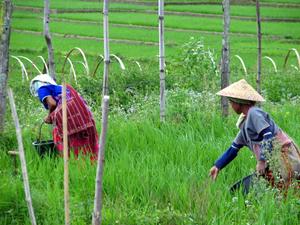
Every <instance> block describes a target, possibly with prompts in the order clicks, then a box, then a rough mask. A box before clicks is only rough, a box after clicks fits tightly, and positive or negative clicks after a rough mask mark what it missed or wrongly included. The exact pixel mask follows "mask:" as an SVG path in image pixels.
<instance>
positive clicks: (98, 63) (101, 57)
mask: <svg viewBox="0 0 300 225" xmlns="http://www.w3.org/2000/svg"><path fill="white" fill-rule="evenodd" d="M110 56H112V57H114V58H115V59H116V60H117V62H118V63H119V65H120V68H121V70H125V69H126V68H125V65H124V62H123V61H122V60H121V59H120V58H119V57H118V56H116V55H115V54H110ZM103 61H104V56H103V55H99V56H98V57H97V59H96V63H97V64H96V66H95V69H94V72H93V74H92V76H95V75H96V72H97V70H98V68H99V66H100V64H101V63H102V62H103Z"/></svg>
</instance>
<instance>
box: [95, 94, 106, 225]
mask: <svg viewBox="0 0 300 225" xmlns="http://www.w3.org/2000/svg"><path fill="white" fill-rule="evenodd" d="M108 106H109V96H107V95H105V96H104V97H103V102H102V129H101V137H100V146H99V153H98V164H97V174H96V184H95V198H94V212H93V221H92V223H93V225H100V224H101V222H102V212H101V211H102V186H103V168H104V151H105V143H106V134H107V124H108Z"/></svg>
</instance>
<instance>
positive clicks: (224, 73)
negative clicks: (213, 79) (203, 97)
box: [221, 0, 230, 116]
mask: <svg viewBox="0 0 300 225" xmlns="http://www.w3.org/2000/svg"><path fill="white" fill-rule="evenodd" d="M223 25H224V31H223V40H222V64H221V89H223V88H225V87H227V86H228V85H229V80H230V79H229V77H230V51H229V50H230V48H229V27H230V2H229V0H223ZM228 105H229V104H228V100H227V98H226V97H224V96H222V97H221V107H222V115H223V116H228Z"/></svg>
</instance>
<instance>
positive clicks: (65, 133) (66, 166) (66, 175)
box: [62, 81, 70, 225]
mask: <svg viewBox="0 0 300 225" xmlns="http://www.w3.org/2000/svg"><path fill="white" fill-rule="evenodd" d="M62 115H63V146H64V202H65V224H66V225H69V224H70V207H69V199H70V197H69V162H68V161H69V151H68V122H67V98H66V82H65V81H64V82H63V85H62Z"/></svg>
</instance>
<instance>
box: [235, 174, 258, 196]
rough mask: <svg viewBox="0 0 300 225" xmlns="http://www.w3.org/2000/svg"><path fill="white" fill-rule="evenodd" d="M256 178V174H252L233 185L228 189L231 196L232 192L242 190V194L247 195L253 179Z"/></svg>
mask: <svg viewBox="0 0 300 225" xmlns="http://www.w3.org/2000/svg"><path fill="white" fill-rule="evenodd" d="M256 176H257V175H256V173H253V174H250V175H248V176H246V177H244V178H243V179H241V180H239V181H238V182H236V183H235V184H234V185H232V187H231V188H230V192H231V193H232V194H233V193H234V192H236V191H238V190H240V189H241V188H242V192H243V194H244V195H247V194H248V193H249V191H250V189H251V186H252V185H253V179H254V178H255V177H256Z"/></svg>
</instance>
